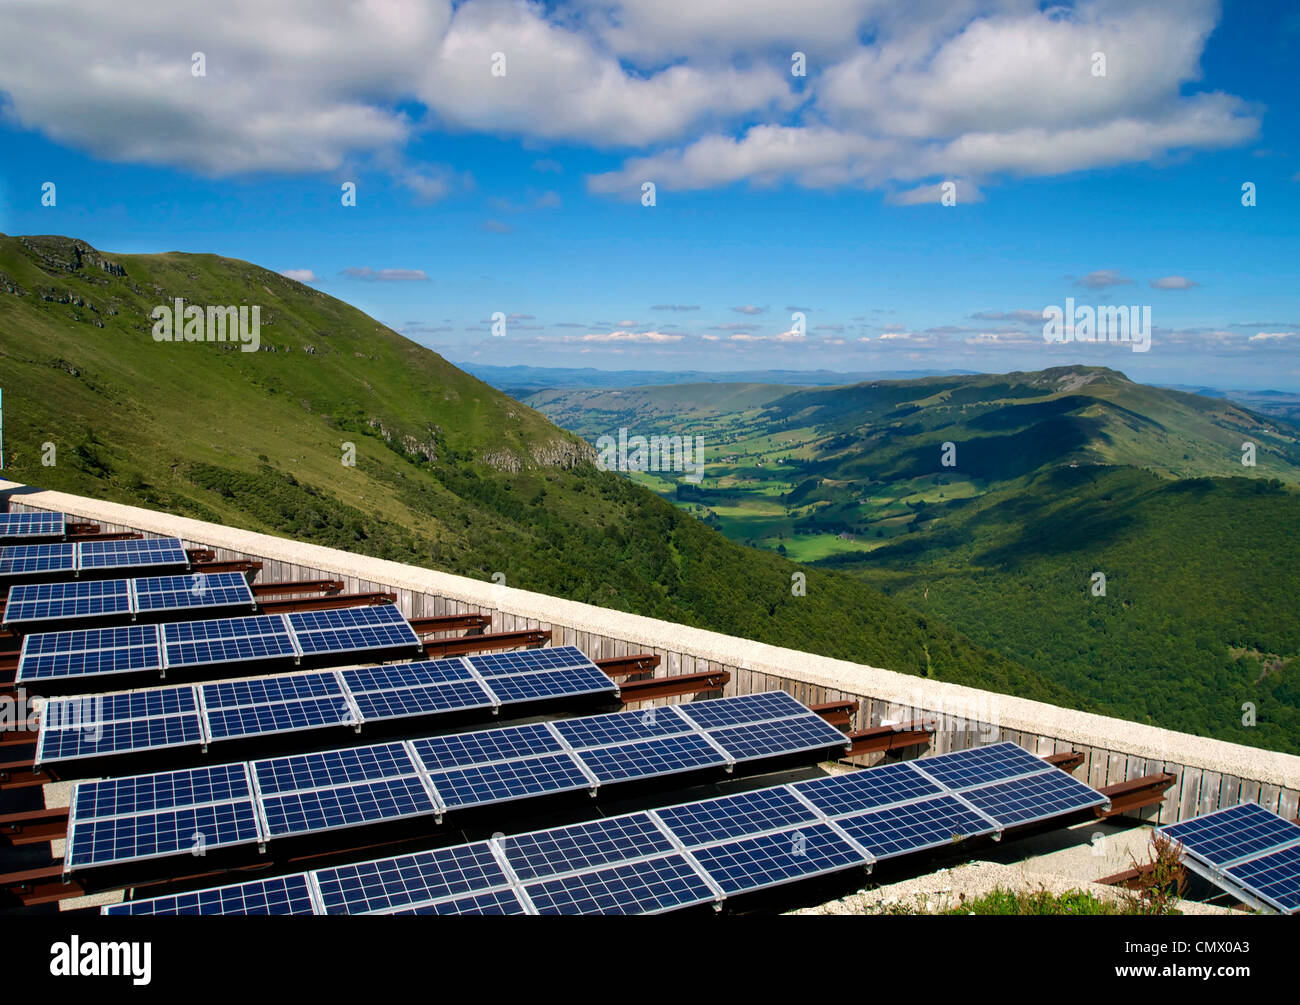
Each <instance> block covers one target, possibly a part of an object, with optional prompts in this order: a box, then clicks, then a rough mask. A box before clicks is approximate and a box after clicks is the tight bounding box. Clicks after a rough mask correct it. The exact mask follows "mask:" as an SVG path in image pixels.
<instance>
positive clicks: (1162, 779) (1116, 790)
mask: <svg viewBox="0 0 1300 1005" xmlns="http://www.w3.org/2000/svg"><path fill="white" fill-rule="evenodd" d="M1177 780H1178V779H1177V778H1175V777H1174V776H1173V775H1171V774H1169V773H1168V772H1161V773H1160V774H1156V775H1143V776H1142V777H1141V778H1131V779H1129V780H1128V781H1127V782H1116V783H1115V784H1114V785H1107V786H1105V787H1103V788H1101V789H1098V790H1097V791H1098V792H1100V793H1101V794H1102V795H1103V796H1106V797H1108V798H1109V799H1110V809H1108V810H1105V809H1102V808H1101V807H1098V808H1097V816H1099V817H1113V816H1118V815H1119V814H1121V813H1129V812H1132V811H1133V810H1141V809H1145V808H1146V807H1148V806H1155V805H1156V804H1157V803H1160V802H1163V801H1164V798H1165V792H1166V791H1167V790H1168V789H1169V787H1170V786H1171V785H1173V784H1174V782H1176V781H1177Z"/></svg>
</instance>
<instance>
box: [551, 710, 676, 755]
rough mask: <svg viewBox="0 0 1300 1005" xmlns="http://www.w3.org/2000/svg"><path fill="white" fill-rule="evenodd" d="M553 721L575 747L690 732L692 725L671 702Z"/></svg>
mask: <svg viewBox="0 0 1300 1005" xmlns="http://www.w3.org/2000/svg"><path fill="white" fill-rule="evenodd" d="M553 725H554V726H555V731H556V732H557V733H559V734H560V735H561V736H562V737H564V739H565V740H567V741H568V742H569V743H570V744H572V745H573V746H575V747H599V746H602V745H604V744H608V743H622V742H626V741H628V740H644V739H648V738H650V737H653V736H672V735H674V734H676V733H691V732H694V727H692V725H691V724H690V723H689V722H688V721H687V720H686V719H684V718H683V717H682V716H680V715H678V714H677V712H676V710H675V707H674V706H672V705H668V706H665V707H663V708H647V709H642V710H640V711H632V712H611V713H609V714H608V715H588V716H583V717H581V718H577V719H563V720H561V721H559V722H556V723H554V724H553Z"/></svg>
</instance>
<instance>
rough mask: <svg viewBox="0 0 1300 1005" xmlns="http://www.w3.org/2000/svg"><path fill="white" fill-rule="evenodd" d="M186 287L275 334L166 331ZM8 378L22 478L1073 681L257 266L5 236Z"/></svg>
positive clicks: (945, 666) (851, 650)
mask: <svg viewBox="0 0 1300 1005" xmlns="http://www.w3.org/2000/svg"><path fill="white" fill-rule="evenodd" d="M176 297H183V298H184V299H185V301H186V302H187V303H189V304H198V305H236V306H237V305H247V306H252V305H258V306H260V307H261V317H262V327H261V333H260V336H261V351H258V352H247V353H246V352H242V351H240V348H239V346H238V345H236V344H229V343H226V344H222V343H207V342H203V343H187V342H173V343H160V342H156V341H154V339H153V337H152V334H151V329H152V321H151V318H150V312H151V311H152V310H153V309H154V308H155V307H157V306H159V305H167V304H170V303H171V302H172V300H173V299H174V298H176ZM0 386H2V387H3V390H4V405H5V430H4V432H5V451H6V456H5V464H6V467H5V474H6V475H7V476H8V477H10V478H12V479H15V480H18V481H23V482H27V483H30V484H33V485H37V486H41V487H46V488H52V489H61V490H65V491H69V492H75V493H79V494H84V495H89V496H97V497H102V498H107V499H112V500H117V501H122V502H127V503H132V504H136V505H142V506H147V507H151V508H154V509H159V510H165V511H168V512H173V513H179V514H183V515H187V516H193V517H197V518H199V519H202V520H209V521H215V522H219V523H226V524H230V525H235V526H240V527H246V528H249V529H252V530H261V531H268V532H271V533H275V534H280V535H284V536H288V537H293V538H297V539H300V540H304V541H313V542H318V543H321V544H325V545H330V546H334V547H339V548H345V549H348V550H351V551H356V552H359V553H363V554H370V555H378V556H382V557H385V558H391V559H395V560H398V561H404V562H410V563H413V564H417V565H424V566H428V567H432V568H438V569H444V570H447V571H451V572H456V573H461V574H464V575H469V576H475V577H479V578H488V577H490V576H491V575H492V574H493V573H495V572H501V573H504V575H505V578H506V582H507V583H508V584H509V585H511V586H518V587H522V588H525V589H532V590H538V591H541V592H544V593H549V594H553V595H556V596H562V597H568V598H571V599H574V600H580V601H586V602H589V603H595V604H600V605H604V606H607V607H612V608H616V609H620V610H626V611H634V612H637V613H640V614H646V615H651V616H655V617H661V618H666V619H670V620H673V621H678V622H682V623H686V624H690V625H697V626H702V627H707V628H711V629H714V630H717V631H721V632H727V633H730V634H735V635H740V636H745V637H749V638H754V639H759V640H762V641H767V642H772V643H777V644H782V645H788V646H792V647H795V648H800V649H805V650H809V651H813V652H818V653H823V654H826V655H831V656H839V657H843V658H847V659H853V660H858V661H863V662H868V663H872V664H877V665H882V666H887V667H890V668H892V669H895V670H899V671H903V672H908V673H918V674H919V673H927V674H929V675H931V676H933V677H935V678H939V679H944V680H951V681H956V682H960V683H966V684H971V685H975V686H981V687H986V688H990V689H994V690H999V691H1004V692H1008V693H1015V694H1022V695H1025V696H1027V697H1032V698H1039V699H1043V700H1048V701H1058V702H1060V701H1066V700H1068V694H1067V692H1066V691H1065V689H1063V688H1062V687H1060V686H1059V685H1055V684H1051V683H1049V682H1048V681H1047V680H1046V679H1045V678H1044V677H1042V676H1041V675H1040V674H1037V673H1033V672H1029V671H1027V670H1025V669H1024V668H1023V667H1021V666H1018V665H1017V664H1015V663H1014V662H1012V661H1011V660H1008V659H1006V658H1005V657H1001V656H997V655H994V654H993V653H991V652H989V651H988V650H985V649H982V648H980V647H978V646H976V645H974V644H973V643H971V642H970V641H969V640H968V639H966V638H964V637H963V636H961V635H959V634H958V633H955V632H953V631H951V630H950V629H948V628H946V627H945V626H943V625H941V624H939V623H937V622H936V621H935V620H934V619H933V618H930V617H927V616H924V615H918V614H916V613H914V612H913V611H911V610H910V609H908V608H907V607H906V606H904V605H903V604H902V603H900V602H898V601H894V600H891V599H889V598H887V597H885V596H884V595H882V594H881V593H880V592H878V591H877V590H875V589H874V588H872V587H870V586H868V585H866V584H865V583H863V582H862V581H861V580H859V579H857V578H855V577H853V576H849V575H845V574H841V573H836V572H833V571H822V570H802V569H800V567H799V566H796V565H795V564H793V563H792V562H789V561H786V560H784V559H782V558H781V557H780V556H778V555H775V554H771V553H768V552H762V551H756V550H752V549H746V548H743V547H740V546H737V545H735V544H733V543H731V542H729V541H727V540H726V539H725V538H724V537H723V536H722V535H720V534H718V533H716V532H715V531H713V530H711V529H710V528H708V527H707V526H705V525H704V524H702V523H701V522H699V521H697V520H695V519H693V518H692V517H690V516H688V515H686V514H684V513H683V512H681V511H680V510H678V509H676V508H675V507H673V506H672V505H671V504H669V503H668V502H666V501H664V500H662V499H660V498H658V497H656V496H655V495H654V494H653V493H651V492H649V491H646V490H645V489H642V488H640V487H638V486H636V485H634V484H632V483H630V482H629V481H628V480H627V479H625V478H622V477H620V476H618V475H616V474H614V473H611V472H602V471H600V470H598V469H597V468H596V467H595V466H594V463H593V458H594V453H593V452H592V451H591V449H590V448H589V447H588V446H587V445H585V444H584V443H583V442H582V441H581V440H580V439H579V438H578V437H576V436H574V435H572V434H569V433H566V432H563V431H561V430H560V429H557V428H556V427H555V426H553V425H551V423H550V422H549V421H548V420H546V419H545V418H544V417H543V416H541V415H540V414H539V413H537V412H535V411H533V410H532V409H530V408H527V407H525V406H523V405H521V404H519V403H518V402H516V401H513V400H511V399H510V398H507V397H506V396H504V395H502V394H500V393H498V392H496V391H494V390H492V389H491V388H490V387H488V386H487V385H486V384H483V383H481V382H480V381H478V380H475V379H474V378H472V377H470V376H468V375H467V374H465V373H463V372H461V371H460V370H458V369H456V368H455V367H453V366H452V365H451V364H449V363H447V362H446V361H445V360H443V359H442V358H441V357H439V356H438V355H436V354H435V353H433V352H430V351H428V350H427V349H424V348H422V347H420V346H418V345H416V344H415V343H413V342H410V341H409V340H407V339H405V338H403V337H401V336H400V335H398V334H397V333H395V332H393V331H391V330H389V329H387V328H385V327H383V326H382V325H380V324H378V323H377V322H375V321H374V320H373V319H372V318H369V317H367V316H366V315H364V314H362V313H361V312H360V311H357V310H355V309H354V308H352V307H349V306H348V305H346V304H344V303H342V302H340V301H338V300H335V299H333V298H331V297H329V296H326V295H325V294H323V293H321V292H319V291H317V290H314V289H312V288H310V287H307V286H303V285H301V284H299V283H297V282H295V281H293V280H290V279H286V278H284V277H282V276H279V275H277V274H275V273H273V272H269V271H267V270H265V269H262V268H259V267H257V266H254V265H250V264H248V263H246V262H241V261H235V260H231V259H225V258H219V257H216V256H212V255H189V254H177V253H172V254H164V255H108V254H101V253H100V252H97V251H95V250H94V249H92V248H90V247H89V246H87V245H85V244H84V243H81V242H78V241H74V240H70V239H67V238H59V237H31V238H21V237H0ZM47 443H49V444H53V446H54V450H55V454H54V460H55V463H54V465H53V466H46V465H45V464H43V463H42V461H43V459H45V457H46V454H47V448H45V446H44V445H45V444H47ZM345 443H352V444H354V445H355V460H356V463H355V466H345V465H344V464H343V463H342V461H343V458H344V456H345V448H344V444H345ZM796 572H806V574H807V595H806V596H793V595H792V592H791V577H792V575H793V574H794V573H796Z"/></svg>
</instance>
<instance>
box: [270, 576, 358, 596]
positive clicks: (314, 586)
mask: <svg viewBox="0 0 1300 1005" xmlns="http://www.w3.org/2000/svg"><path fill="white" fill-rule="evenodd" d="M343 586H344V583H343V580H341V579H295V580H291V581H289V582H285V583H254V584H253V585H252V586H251V587H250V589H251V590H252V591H253V596H255V597H281V596H284V597H288V596H297V595H298V594H301V593H338V592H339V591H340V590H341V589H343Z"/></svg>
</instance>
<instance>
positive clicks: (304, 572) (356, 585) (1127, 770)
mask: <svg viewBox="0 0 1300 1005" xmlns="http://www.w3.org/2000/svg"><path fill="white" fill-rule="evenodd" d="M10 508H11V510H13V511H15V512H20V511H22V510H24V509H28V508H30V509H36V508H37V507H25V506H23V505H22V504H21V502H20V500H19V499H11V500H10ZM96 522H98V523H100V524H101V525H102V526H103V528H104V530H135V529H136V528H133V527H127V526H121V525H110V524H107V523H104V522H103V521H96ZM186 543H187V545H189V546H192V547H197V546H203V547H211V546H210V545H208V544H206V542H201V541H190V542H186ZM214 550H215V551H216V552H217V557H218V558H220V559H223V560H237V559H250V560H254V561H261V562H263V569H262V573H261V575H260V576H259V578H258V580H257V581H258V582H262V583H275V582H284V581H286V580H294V579H319V578H326V577H329V578H336V579H342V580H343V581H344V582H345V583H346V586H345V589H346V590H347V591H348V592H371V591H379V590H384V591H394V588H393V587H392V586H390V585H388V584H386V583H377V582H371V581H369V580H363V579H357V578H356V577H353V576H346V575H342V574H340V573H338V572H336V571H334V570H331V569H315V568H310V567H307V566H302V565H296V564H293V563H290V562H280V561H269V560H266V559H263V558H262V557H261V556H258V555H253V554H248V553H244V552H233V551H229V550H226V549H220V548H218V549H214ZM395 592H396V593H397V595H398V605H399V606H400V608H401V610H402V613H403V614H405V615H406V616H407V617H411V618H420V617H434V616H438V615H444V614H486V615H490V616H491V618H492V624H491V627H490V628H489V629H488V630H489V631H493V632H507V631H522V630H526V629H540V630H550V631H551V632H552V644H553V645H573V646H577V647H578V648H579V649H581V650H582V651H583V652H585V653H586V654H587V655H588V656H590V657H591V658H592V659H606V658H609V657H614V656H627V655H630V654H632V653H640V652H647V651H648V652H653V653H655V654H657V655H658V656H659V657H660V660H661V662H660V666H659V669H658V670H657V671H656V676H661V677H662V676H672V675H676V674H679V673H693V672H696V671H700V670H726V671H729V672H730V674H731V681H730V683H729V684H728V685H727V686H726V688H725V689H723V690H722V691H719V692H715V693H706V694H701V695H698V696H696V697H697V698H711V697H719V696H720V695H722V694H727V695H731V694H750V693H753V692H757V691H770V690H773V689H777V688H779V689H782V690H785V691H788V692H789V693H790V694H792V695H793V696H794V697H795V698H797V699H799V700H800V701H802V702H804V703H805V704H814V703H817V702H826V701H844V700H850V701H856V702H858V703H859V708H858V712H857V718H856V721H855V723H854V725H855V727H856V728H859V729H863V728H867V727H869V726H877V725H879V724H880V722H881V720H882V719H897V718H898V717H899V712H900V710H899V708H898V706H896V705H892V704H891V703H889V702H887V701H885V700H883V699H881V698H878V697H873V696H871V695H864V694H855V693H852V692H846V691H838V690H835V689H833V688H825V687H818V686H816V685H813V684H809V683H807V682H805V681H800V680H795V679H793V678H787V677H777V676H769V675H767V674H763V673H760V672H758V671H754V670H749V669H746V668H744V667H739V666H733V665H730V664H725V663H721V664H720V663H715V662H711V661H704V660H697V659H696V658H695V657H694V656H692V655H691V654H689V653H684V652H678V651H674V650H666V649H647V648H646V647H644V646H640V645H638V644H636V643H635V642H629V641H628V640H626V639H617V638H610V637H607V636H604V635H598V634H595V633H591V632H583V631H578V630H576V629H574V628H572V627H569V626H567V625H559V624H552V623H549V622H542V621H536V620H532V619H527V618H523V617H520V616H516V615H514V614H511V613H509V612H506V611H501V610H497V609H495V608H484V607H480V606H477V605H473V604H467V603H464V602H461V601H456V600H452V599H449V598H447V597H442V596H438V595H435V594H426V593H417V592H413V591H410V590H396V591H395ZM666 700H667V699H665V700H661V701H660V702H659V704H662V703H664V701H666ZM684 700H691V699H684ZM989 704H990V706H992V707H993V708H996V695H990V702H989ZM922 711H924V712H925V713H931V714H934V715H936V716H938V717H939V719H938V721H939V725H940V728H939V729H938V730H936V733H935V737H934V740H933V742H932V743H931V745H930V748H929V749H928V750H921V749H919V748H917V749H916V751H915V753H911V754H907V755H904V756H924V754H927V753H928V754H935V753H947V752H949V751H954V750H966V749H969V748H971V747H975V746H980V745H981V744H982V743H985V742H989V740H990V739H994V738H996V739H998V740H1010V741H1011V742H1013V743H1017V744H1019V745H1020V746H1022V747H1024V748H1025V749H1026V750H1030V751H1033V752H1034V753H1038V754H1043V755H1046V754H1052V753H1060V752H1064V751H1066V750H1078V751H1080V752H1081V753H1082V754H1083V755H1084V761H1083V764H1081V765H1080V766H1079V768H1077V769H1076V770H1075V772H1074V774H1075V776H1076V777H1077V778H1079V779H1080V780H1081V781H1084V782H1087V783H1088V784H1089V785H1092V786H1093V787H1095V788H1100V787H1101V786H1103V785H1111V784H1113V783H1115V782H1122V781H1125V780H1128V779H1133V778H1139V777H1141V776H1143V775H1148V774H1156V773H1159V772H1169V773H1170V774H1172V775H1173V776H1174V778H1175V782H1174V784H1173V786H1172V787H1170V789H1169V790H1168V792H1167V793H1166V794H1165V799H1164V801H1163V802H1162V803H1161V804H1160V805H1158V806H1154V807H1150V808H1148V809H1146V810H1141V811H1136V812H1135V813H1133V814H1131V815H1133V816H1138V817H1141V818H1142V819H1145V820H1149V821H1150V822H1152V823H1160V824H1169V823H1175V822H1176V821H1179V820H1185V819H1188V818H1190V817H1194V816H1199V815H1201V814H1203V813H1208V812H1210V811H1211V810H1215V809H1218V808H1220V807H1225V806H1231V805H1235V804H1236V803H1239V802H1258V803H1259V804H1260V805H1262V806H1264V807H1265V808H1266V809H1269V810H1273V811H1274V812H1277V813H1280V814H1281V815H1282V816H1284V817H1287V818H1288V819H1295V817H1296V815H1297V809H1298V807H1300V790H1296V789H1287V788H1282V787H1280V786H1277V785H1268V784H1263V783H1262V782H1261V781H1260V780H1259V779H1251V778H1241V777H1236V776H1232V775H1221V774H1219V773H1216V772H1212V771H1203V770H1202V769H1201V768H1199V767H1196V766H1193V765H1186V764H1179V763H1177V762H1173V761H1161V760H1153V759H1146V758H1142V757H1139V756H1137V755H1133V754H1130V753H1128V752H1126V751H1123V750H1113V749H1109V748H1106V747H1089V746H1083V745H1079V744H1070V743H1067V742H1065V741H1063V740H1061V739H1060V738H1058V737H1055V736H1052V735H1050V734H1045V733H1032V732H1019V731H1016V730H1010V729H1000V728H998V727H997V725H996V723H990V722H987V721H981V720H966V721H963V720H962V719H960V718H958V717H955V716H953V714H952V712H951V710H944V709H924V710H922ZM945 712H947V713H948V714H947V716H946V717H945ZM915 714H916V712H913V713H912V715H915ZM909 717H911V716H909ZM882 757H883V755H877V756H876V757H874V758H869V759H868V758H858V759H856V762H857V763H873V762H875V761H879V760H881V759H882Z"/></svg>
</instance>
